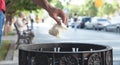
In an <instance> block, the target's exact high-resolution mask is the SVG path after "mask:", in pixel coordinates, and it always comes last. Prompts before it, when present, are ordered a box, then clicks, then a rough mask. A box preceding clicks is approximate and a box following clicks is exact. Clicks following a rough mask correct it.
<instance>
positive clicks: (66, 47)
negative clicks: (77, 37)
mask: <svg viewBox="0 0 120 65" xmlns="http://www.w3.org/2000/svg"><path fill="white" fill-rule="evenodd" d="M54 48H60V52H62V51H63V52H64V51H72V48H79V51H90V50H91V49H92V50H102V49H106V46H103V45H96V44H84V43H49V44H33V45H26V46H23V47H22V49H24V50H30V51H36V50H37V51H41V50H42V51H54Z"/></svg>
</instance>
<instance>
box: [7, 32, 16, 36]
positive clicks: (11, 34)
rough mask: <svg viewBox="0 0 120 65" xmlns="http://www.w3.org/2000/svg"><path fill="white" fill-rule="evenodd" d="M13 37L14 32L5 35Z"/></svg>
mask: <svg viewBox="0 0 120 65" xmlns="http://www.w3.org/2000/svg"><path fill="white" fill-rule="evenodd" d="M13 35H15V33H14V32H8V33H7V36H13Z"/></svg>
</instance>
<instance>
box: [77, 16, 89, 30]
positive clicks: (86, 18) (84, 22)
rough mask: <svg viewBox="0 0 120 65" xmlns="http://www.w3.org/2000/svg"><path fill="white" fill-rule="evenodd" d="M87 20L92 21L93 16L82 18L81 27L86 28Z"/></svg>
mask: <svg viewBox="0 0 120 65" xmlns="http://www.w3.org/2000/svg"><path fill="white" fill-rule="evenodd" d="M87 22H91V17H88V16H86V17H83V18H82V20H81V23H80V25H79V27H80V28H85V24H86V23H87Z"/></svg>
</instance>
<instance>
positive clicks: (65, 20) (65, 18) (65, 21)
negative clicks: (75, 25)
mask: <svg viewBox="0 0 120 65" xmlns="http://www.w3.org/2000/svg"><path fill="white" fill-rule="evenodd" d="M67 21H68V17H67V16H66V15H65V14H63V16H62V22H63V23H64V24H66V25H67Z"/></svg>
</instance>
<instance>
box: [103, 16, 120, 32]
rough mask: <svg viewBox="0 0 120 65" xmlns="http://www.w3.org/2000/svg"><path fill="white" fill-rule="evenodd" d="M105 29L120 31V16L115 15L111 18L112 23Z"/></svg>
mask: <svg viewBox="0 0 120 65" xmlns="http://www.w3.org/2000/svg"><path fill="white" fill-rule="evenodd" d="M105 30H106V31H113V32H119V33H120V16H118V17H113V18H112V20H111V24H109V25H107V26H106V27H105Z"/></svg>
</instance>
